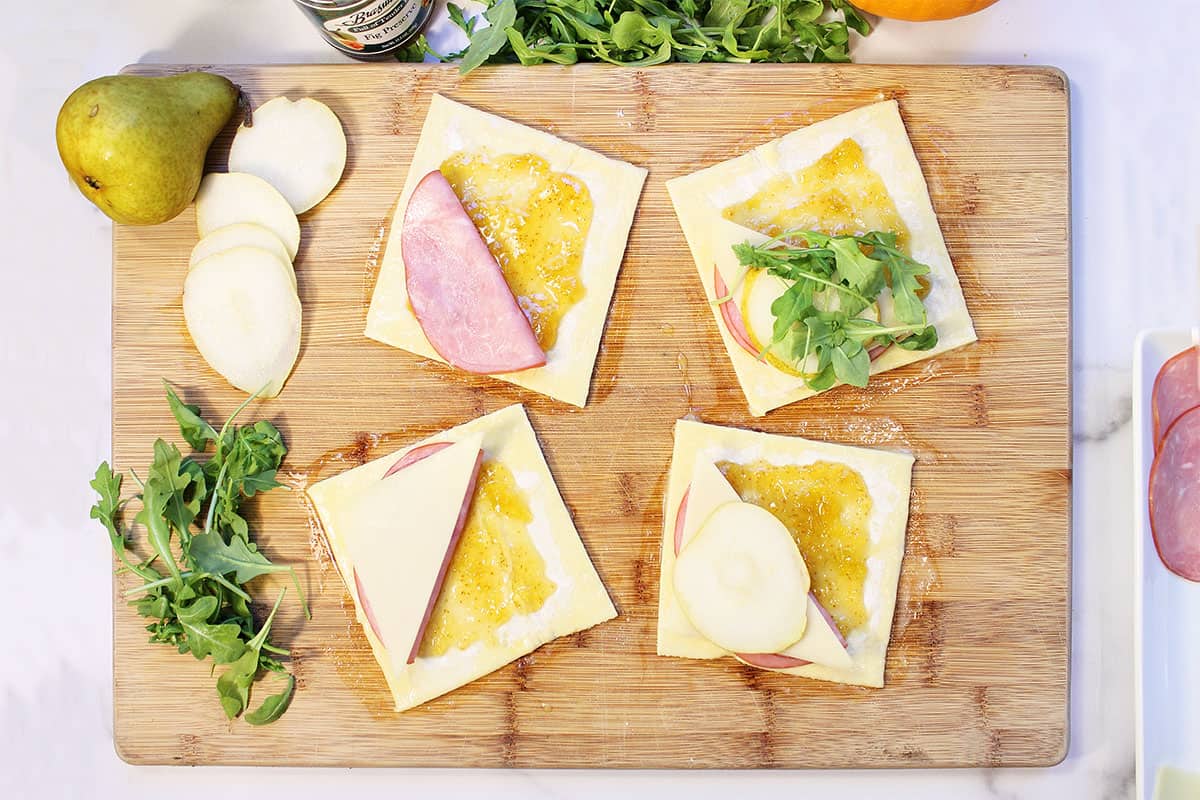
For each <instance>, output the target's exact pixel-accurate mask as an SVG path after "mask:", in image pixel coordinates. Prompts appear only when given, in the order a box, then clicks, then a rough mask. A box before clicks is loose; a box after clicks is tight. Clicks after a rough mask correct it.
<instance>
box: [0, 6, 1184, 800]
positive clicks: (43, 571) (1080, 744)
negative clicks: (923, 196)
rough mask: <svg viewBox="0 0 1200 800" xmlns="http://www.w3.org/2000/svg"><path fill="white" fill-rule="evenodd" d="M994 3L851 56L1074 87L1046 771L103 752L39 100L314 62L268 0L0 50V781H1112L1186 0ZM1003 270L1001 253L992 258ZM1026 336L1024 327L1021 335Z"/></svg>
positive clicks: (102, 689) (99, 419) (80, 262)
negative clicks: (142, 69)
mask: <svg viewBox="0 0 1200 800" xmlns="http://www.w3.org/2000/svg"><path fill="white" fill-rule="evenodd" d="M1139 5H1140V4H1135V3H1128V2H1120V0H1058V2H1041V1H1040V0H1001V2H1000V3H999V5H997V6H995V7H994V8H992V9H990V10H988V11H986V12H984V13H982V14H978V15H976V16H974V17H970V18H967V19H964V20H959V21H955V22H950V23H939V24H927V25H906V24H901V23H894V22H884V23H883V24H882V25H880V27H879V29H878V31H877V32H876V34H875V35H873V36H872V37H871V38H870V39H868V40H866V41H865V42H862V43H860V44H859V45H858V47H857V49H856V56H857V58H858V60H859V61H862V62H947V63H953V62H976V63H1029V64H1052V65H1055V66H1059V67H1061V68H1063V69H1064V70H1065V71H1066V72H1067V74H1068V75H1069V77H1070V80H1071V108H1072V129H1073V130H1072V133H1073V147H1072V150H1073V159H1074V160H1073V169H1074V186H1073V195H1074V199H1073V205H1074V215H1075V228H1074V234H1075V251H1074V258H1075V306H1074V310H1073V311H1074V323H1075V327H1074V330H1075V337H1074V346H1075V377H1076V384H1075V386H1076V403H1075V411H1076V415H1075V440H1076V455H1075V495H1074V498H1075V542H1074V551H1075V561H1074V564H1075V582H1074V613H1073V616H1074V641H1073V648H1074V669H1073V692H1072V703H1071V710H1072V725H1071V749H1070V754H1069V756H1068V757H1067V760H1066V761H1065V762H1064V763H1063V764H1062V765H1061V766H1059V767H1055V768H1052V769H1047V770H986V771H985V770H967V771H956V772H941V773H939V772H907V773H901V772H835V773H820V772H808V773H796V772H786V773H707V774H703V773H690V774H689V773H669V772H668V773H659V772H625V773H619V772H595V771H578V772H524V771H516V772H466V771H458V772H454V771H401V770H392V771H387V770H354V771H347V770H287V769H284V770H262V769H259V770H255V769H220V768H205V769H195V770H181V769H168V768H152V769H138V768H133V767H129V766H127V765H125V764H124V763H122V762H121V761H119V760H118V759H117V757H116V755H115V754H114V752H113V746H112V719H111V688H110V683H111V631H110V622H109V602H108V599H107V598H108V596H109V595H108V589H109V580H110V577H109V563H110V561H109V553H108V544H107V542H106V541H105V539H104V536H102V535H101V534H100V532H99V531H98V530H97V529H96V528H95V523H92V522H89V521H88V519H87V509H88V506H89V505H90V503H91V502H92V498H91V495H90V492H89V491H88V489H87V486H86V480H87V478H88V477H89V476H90V474H91V472H92V470H93V469H94V467H95V465H96V463H97V462H99V461H100V460H101V459H102V458H106V457H107V456H108V448H109V418H110V404H109V396H110V389H111V379H110V371H109V366H110V350H109V348H110V334H109V323H110V310H109V297H110V292H111V277H110V259H109V252H110V240H109V236H110V225H109V222H108V220H107V219H106V218H105V217H103V216H102V215H101V214H100V213H99V212H97V211H96V210H95V209H93V208H92V207H91V206H90V205H88V204H87V203H86V202H84V201H83V200H82V199H81V198H80V197H79V196H78V195H77V194H76V192H75V190H74V189H73V188H72V187H71V186H70V185H69V184H68V182H67V179H66V176H65V175H64V174H63V171H62V169H61V167H60V165H59V163H58V159H57V156H56V154H55V151H54V143H53V127H54V116H55V114H56V112H57V110H58V106H59V104H60V103H61V102H62V100H63V99H64V98H65V96H66V95H67V94H68V92H69V91H70V90H71V89H72V88H74V87H75V86H76V85H77V84H79V83H82V82H83V81H85V80H87V79H89V78H92V77H95V76H98V75H102V74H107V73H112V72H114V71H116V70H117V69H119V68H120V67H121V66H123V65H124V64H126V63H129V62H133V61H147V62H191V63H223V62H226V63H227V62H304V61H322V62H336V61H340V60H342V57H341V56H340V55H339V54H337V53H336V52H334V51H333V50H332V49H330V48H328V47H327V46H326V45H325V44H323V43H322V42H321V40H320V39H319V38H318V37H317V35H316V34H315V33H314V32H313V31H312V30H310V29H309V27H308V23H307V22H306V21H305V20H304V18H303V17H302V16H301V14H300V13H299V12H298V11H297V10H296V9H294V8H293V7H292V6H291V3H290V2H288V1H287V0H171V2H162V0H120V2H116V3H113V2H102V1H101V0H83V2H79V1H78V0H76V1H75V2H68V1H67V0H42V2H40V3H36V4H34V6H33V7H29V8H26V10H25V13H22V14H20V15H19V18H14V17H11V16H9V17H8V19H9V23H8V24H9V30H10V34H9V36H7V37H6V43H5V47H4V48H3V50H0V130H2V131H3V147H2V148H0V180H2V183H0V185H2V186H3V187H4V189H5V191H4V193H3V194H0V242H3V245H4V249H5V254H4V258H3V260H2V264H3V266H2V267H0V269H2V270H3V275H4V279H3V282H2V283H0V286H2V287H3V305H2V306H0V308H2V311H0V376H2V377H0V386H2V387H3V389H4V391H2V392H0V442H2V443H3V446H4V451H5V453H6V455H7V458H6V459H5V460H4V461H3V462H2V463H0V558H2V559H3V561H2V566H0V570H2V573H0V574H2V575H3V580H0V609H3V611H2V614H3V619H4V629H5V630H6V631H7V635H6V637H5V641H4V643H3V644H2V645H0V736H2V741H3V742H4V746H3V747H0V796H3V797H8V798H25V797H78V796H96V797H110V796H111V797H117V796H122V797H139V796H149V795H150V794H151V793H152V792H153V793H162V794H165V793H167V792H170V793H171V796H173V797H177V798H187V797H208V796H213V795H215V794H216V793H220V794H221V796H222V797H225V798H230V800H232V799H233V798H241V797H247V798H248V797H256V796H259V795H260V794H261V793H263V792H264V791H271V790H282V791H283V792H285V793H286V796H288V797H292V798H301V797H309V796H312V797H318V796H322V797H324V796H328V793H329V792H330V791H331V790H334V791H339V792H344V791H353V792H354V793H355V796H356V797H359V798H370V797H395V796H412V797H416V796H420V795H421V794H422V793H438V794H439V795H440V796H443V797H448V798H455V797H468V796H472V797H555V798H557V797H564V798H566V797H597V798H598V797H610V796H616V795H620V796H626V797H635V796H651V795H653V796H660V797H684V796H688V797H691V798H696V799H697V800H700V799H701V798H710V797H711V798H717V797H725V796H739V795H745V794H748V793H749V792H751V791H767V792H771V791H788V792H794V793H796V794H797V795H800V794H804V795H814V796H819V795H820V794H821V793H826V794H828V793H830V792H832V791H835V790H836V791H840V792H841V793H842V794H843V795H844V796H847V797H888V798H892V799H894V800H902V799H903V798H921V799H922V800H930V799H931V800H937V799H938V798H972V797H1000V798H1055V799H1056V800H1057V798H1064V797H1066V798H1126V797H1131V796H1132V791H1133V790H1132V778H1133V745H1132V742H1133V713H1132V707H1133V697H1132V680H1131V675H1132V666H1131V664H1130V658H1131V626H1132V618H1131V613H1130V610H1129V604H1130V602H1131V598H1132V573H1131V566H1130V558H1129V556H1130V554H1131V552H1132V547H1131V542H1130V539H1129V537H1130V535H1131V514H1132V508H1131V502H1132V501H1131V492H1130V486H1131V481H1130V458H1131V453H1130V436H1129V428H1130V426H1129V413H1130V412H1129V408H1130V398H1129V391H1130V389H1129V387H1130V367H1129V364H1130V353H1131V347H1132V341H1133V336H1134V333H1135V331H1136V330H1138V329H1139V328H1142V327H1147V326H1150V325H1165V324H1181V325H1186V324H1191V323H1193V322H1195V321H1196V316H1197V314H1196V312H1195V309H1196V301H1197V277H1198V275H1197V269H1196V266H1197V252H1196V251H1197V240H1198V235H1197V233H1198V228H1197V222H1198V221H1200V214H1198V213H1197V212H1198V211H1200V208H1198V207H1197V206H1198V204H1200V200H1198V199H1197V198H1198V197H1200V194H1198V193H1197V191H1196V190H1195V186H1196V178H1197V174H1198V173H1197V169H1198V167H1200V156H1198V155H1197V148H1196V147H1195V146H1193V142H1194V139H1195V137H1196V136H1197V133H1196V132H1197V131H1198V130H1200V112H1198V111H1197V106H1196V104H1195V103H1194V102H1193V101H1192V98H1193V96H1194V94H1195V91H1196V87H1197V85H1198V84H1200V55H1197V50H1196V49H1195V46H1194V40H1195V39H1196V38H1197V37H1198V36H1200V23H1198V22H1197V18H1196V15H1195V14H1194V12H1193V10H1192V3H1190V2H1187V0H1162V1H1161V2H1158V3H1155V4H1152V5H1149V4H1147V6H1146V10H1145V11H1144V12H1141V13H1139V12H1138V10H1137V7H1138V6H1139ZM1012 268H1013V269H1017V270H1019V269H1020V268H1021V265H1020V264H1019V263H1014V264H1013V265H1012ZM1030 335H1031V336H1036V335H1038V332H1037V331H1030Z"/></svg>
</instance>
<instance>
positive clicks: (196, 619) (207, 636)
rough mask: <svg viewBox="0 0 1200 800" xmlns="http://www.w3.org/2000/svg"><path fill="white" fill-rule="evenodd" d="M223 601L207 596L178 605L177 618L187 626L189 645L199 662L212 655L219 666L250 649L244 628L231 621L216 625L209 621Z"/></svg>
mask: <svg viewBox="0 0 1200 800" xmlns="http://www.w3.org/2000/svg"><path fill="white" fill-rule="evenodd" d="M218 606H219V601H218V600H217V598H216V597H214V596H213V595H205V596H204V597H201V598H199V599H197V600H195V601H193V602H192V603H190V604H187V605H181V604H180V603H176V604H175V606H174V611H175V616H176V618H177V619H178V620H179V624H180V625H181V626H182V627H183V634H184V636H185V637H186V641H187V646H188V648H189V649H190V650H191V652H192V655H194V656H195V657H196V659H197V660H200V659H203V658H207V657H208V656H212V659H213V661H215V662H216V663H218V664H229V663H232V662H234V661H236V660H237V659H238V658H239V657H240V656H241V655H242V653H243V652H244V651H245V649H246V643H245V642H243V641H242V629H241V626H239V625H237V624H234V623H231V622H227V623H221V624H212V623H210V622H209V621H208V620H209V619H211V618H212V617H213V616H214V615H215V614H216V613H217V609H218Z"/></svg>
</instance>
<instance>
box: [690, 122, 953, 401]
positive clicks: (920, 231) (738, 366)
mask: <svg viewBox="0 0 1200 800" xmlns="http://www.w3.org/2000/svg"><path fill="white" fill-rule="evenodd" d="M845 139H854V140H855V141H856V142H857V143H858V144H859V146H860V147H861V148H862V151H863V156H864V158H865V160H866V164H867V166H868V167H869V168H870V169H872V170H874V171H875V172H876V173H877V174H878V175H879V177H880V178H881V179H882V180H883V183H884V185H885V186H886V187H887V190H888V194H890V195H891V197H892V201H893V202H894V203H895V205H896V209H897V211H898V212H899V213H900V217H901V219H903V220H904V223H905V225H907V226H908V229H909V232H910V234H911V243H912V257H913V258H915V259H916V260H917V261H920V262H921V263H924V264H927V265H929V268H930V275H929V277H930V278H931V283H932V288H931V291H930V294H929V296H928V297H927V298H926V300H925V308H926V310H927V312H928V315H929V322H930V323H932V324H933V325H934V326H936V327H937V331H938V343H937V345H936V346H935V347H934V348H933V349H931V350H925V351H915V350H914V351H909V350H904V349H903V348H900V347H891V348H889V349H888V350H887V352H885V353H884V354H883V355H882V356H880V357H879V358H877V359H876V360H875V361H873V362H872V363H871V374H872V375H875V374H878V373H880V372H885V371H887V370H889V369H894V368H895V367H900V366H904V365H905V364H911V363H913V362H914V361H921V360H923V359H926V358H931V357H933V356H936V355H938V354H939V353H945V352H946V351H948V350H953V349H955V348H957V347H962V346H963V345H966V344H970V343H971V342H974V341H975V340H976V336H975V328H974V326H973V325H972V323H971V317H970V315H969V313H968V312H967V304H966V301H965V300H964V299H963V294H962V287H961V286H959V283H958V276H957V275H956V274H955V272H954V267H953V265H952V264H951V263H950V254H949V253H947V252H946V243H945V241H944V240H943V239H942V231H941V229H940V228H939V227H938V221H937V215H935V214H934V211H933V204H932V203H931V202H930V200H929V189H928V187H927V186H926V185H925V177H924V176H923V175H922V174H921V166H920V164H918V163H917V157H916V155H915V154H914V153H913V150H912V144H911V143H910V142H909V140H908V133H907V132H906V131H905V129H904V122H903V121H902V120H901V119H900V110H899V107H898V105H897V104H896V101H895V100H889V101H887V102H883V103H876V104H874V105H870V106H864V107H863V108H859V109H855V110H854V111H849V112H847V113H845V114H841V115H839V116H836V117H833V118H832V119H828V120H825V121H823V122H818V123H815V124H813V125H810V126H808V127H807V128H802V129H800V130H798V131H794V132H792V133H789V134H787V135H786V136H783V137H781V138H779V139H774V140H772V141H769V142H767V143H765V144H763V145H760V146H758V147H756V148H755V149H753V150H751V151H750V152H748V153H746V154H745V155H742V156H738V157H737V158H734V159H731V160H729V161H724V162H722V163H720V164H716V165H715V166H712V167H709V168H708V169H704V170H701V171H700V172H694V173H692V174H691V175H685V176H683V177H681V178H675V179H673V180H670V181H667V191H668V192H669V193H670V195H671V202H672V203H673V204H674V206H675V213H676V214H677V215H678V216H679V223H680V225H681V226H682V228H683V233H684V236H686V237H687V242H688V247H689V248H691V251H692V258H694V259H695V262H696V268H697V270H698V271H699V273H700V281H701V282H702V283H703V284H704V293H705V297H707V298H708V299H709V300H710V301H711V300H714V299H716V292H715V291H714V289H713V267H714V265H715V266H716V267H717V268H718V269H719V270H720V271H721V276H722V278H724V280H725V283H726V285H728V286H734V285H736V283H737V278H738V276H739V275H740V273H741V269H742V268H741V266H740V265H739V264H738V262H737V258H736V256H734V255H733V252H732V250H731V249H730V247H731V246H732V245H733V244H736V243H738V242H742V241H746V240H750V241H753V242H761V241H763V240H765V239H766V238H768V237H766V236H763V235H761V234H758V233H756V232H754V231H751V230H749V229H747V228H743V227H741V226H740V225H737V224H735V223H733V222H729V221H728V220H726V219H725V218H724V217H722V212H723V211H724V210H725V209H726V208H728V207H729V206H730V205H733V204H734V203H739V202H741V201H743V200H745V199H746V198H748V197H750V196H752V195H753V194H754V193H755V192H757V191H758V190H759V189H760V188H761V187H762V186H763V185H764V184H765V183H766V182H767V181H768V180H770V179H771V178H775V177H777V176H780V175H792V174H795V173H796V172H797V171H799V170H802V169H804V168H805V167H807V166H809V165H811V164H812V163H814V162H815V161H817V160H818V159H820V158H821V157H822V156H824V155H825V154H826V153H828V152H829V151H830V150H832V149H833V148H834V147H836V146H837V145H838V144H839V143H840V142H842V141H844V140H845ZM712 311H713V317H714V319H715V320H716V323H717V328H718V329H720V331H721V338H722V339H723V340H724V342H725V349H726V350H727V351H728V352H729V357H730V359H731V360H732V361H733V368H734V371H735V372H736V373H737V378H738V382H739V383H740V384H741V386H742V391H743V392H745V394H746V401H747V403H748V404H749V406H750V413H751V414H754V415H755V416H762V415H763V414H766V413H767V412H768V411H770V410H771V409H774V408H779V407H780V406H784V405H787V404H789V403H794V402H796V401H797V400H803V399H804V398H806V397H812V396H813V395H815V394H817V392H814V391H813V390H812V389H809V388H808V387H807V386H806V385H805V384H804V381H803V380H802V379H801V378H799V377H796V376H793V375H788V374H786V373H784V372H782V371H780V370H778V369H776V368H774V367H772V366H771V365H770V364H767V363H764V362H762V361H759V360H757V359H755V358H754V357H753V356H751V355H750V354H749V353H747V352H746V351H745V350H743V349H742V348H741V347H740V346H739V345H738V343H737V342H736V341H735V340H734V339H733V337H732V336H731V335H730V333H729V331H728V329H727V328H726V327H725V323H724V321H723V320H722V319H721V316H720V308H719V307H718V306H717V305H715V304H712Z"/></svg>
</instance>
